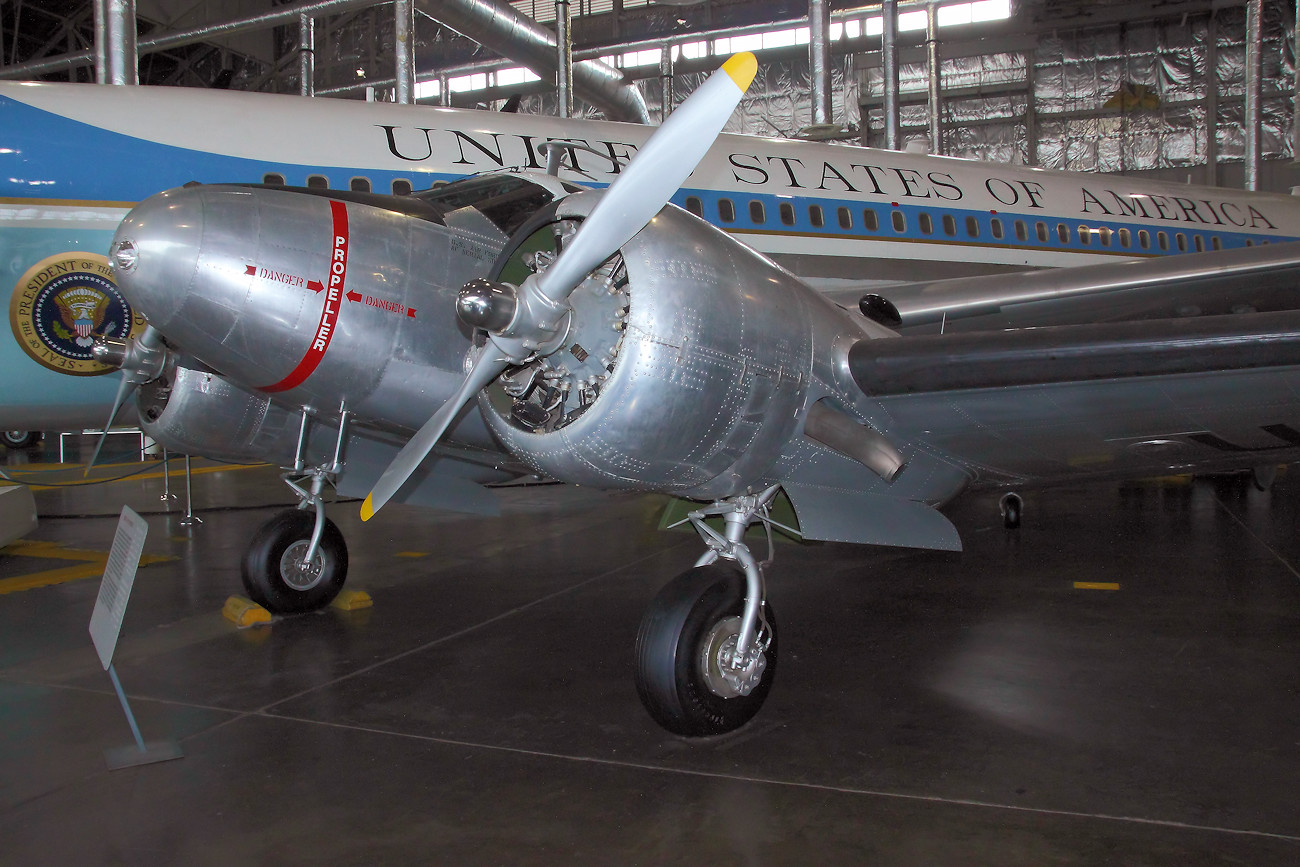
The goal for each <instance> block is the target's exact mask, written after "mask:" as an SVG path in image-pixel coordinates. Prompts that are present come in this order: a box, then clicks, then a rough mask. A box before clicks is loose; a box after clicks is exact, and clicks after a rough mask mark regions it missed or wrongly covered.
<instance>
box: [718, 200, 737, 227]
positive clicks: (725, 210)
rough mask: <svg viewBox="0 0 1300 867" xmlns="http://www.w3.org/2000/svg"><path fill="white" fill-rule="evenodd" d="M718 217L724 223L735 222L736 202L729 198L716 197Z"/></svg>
mask: <svg viewBox="0 0 1300 867" xmlns="http://www.w3.org/2000/svg"><path fill="white" fill-rule="evenodd" d="M718 217H719V218H720V219H721V220H722V222H724V223H734V222H736V203H735V202H733V201H731V199H718Z"/></svg>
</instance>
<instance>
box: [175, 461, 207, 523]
mask: <svg viewBox="0 0 1300 867" xmlns="http://www.w3.org/2000/svg"><path fill="white" fill-rule="evenodd" d="M202 523H203V519H202V518H200V517H199V516H198V515H196V514H194V496H193V492H192V490H191V487H190V456H189V455H186V456H185V517H184V518H181V520H180V525H181V526H182V527H188V526H190V525H191V524H202Z"/></svg>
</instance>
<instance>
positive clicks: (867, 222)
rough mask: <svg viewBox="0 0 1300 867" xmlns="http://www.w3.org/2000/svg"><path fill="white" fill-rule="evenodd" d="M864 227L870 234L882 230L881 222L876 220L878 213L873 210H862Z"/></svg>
mask: <svg viewBox="0 0 1300 867" xmlns="http://www.w3.org/2000/svg"><path fill="white" fill-rule="evenodd" d="M862 227H863V228H864V229H866V230H867V231H868V232H874V231H876V230H878V229H879V228H880V221H879V220H877V219H876V212H875V211H874V210H872V209H871V208H863V209H862Z"/></svg>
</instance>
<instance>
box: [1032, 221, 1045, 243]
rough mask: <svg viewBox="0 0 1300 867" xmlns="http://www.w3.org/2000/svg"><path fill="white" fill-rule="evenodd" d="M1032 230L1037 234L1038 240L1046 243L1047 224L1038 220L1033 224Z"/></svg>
mask: <svg viewBox="0 0 1300 867" xmlns="http://www.w3.org/2000/svg"><path fill="white" fill-rule="evenodd" d="M1034 232H1035V233H1036V234H1037V235H1038V240H1039V242H1040V243H1042V244H1046V243H1047V224H1046V223H1043V222H1038V223H1035V224H1034Z"/></svg>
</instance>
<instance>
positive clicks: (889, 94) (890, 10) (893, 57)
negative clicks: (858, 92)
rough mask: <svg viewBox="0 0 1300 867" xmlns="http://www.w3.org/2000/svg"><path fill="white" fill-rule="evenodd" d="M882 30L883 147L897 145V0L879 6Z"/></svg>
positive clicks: (898, 122)
mask: <svg viewBox="0 0 1300 867" xmlns="http://www.w3.org/2000/svg"><path fill="white" fill-rule="evenodd" d="M880 12H881V24H882V30H883V32H882V33H881V37H880V60H881V64H882V66H883V67H884V73H885V82H884V84H885V147H886V148H888V149H889V150H891V151H896V150H898V147H899V144H900V142H899V140H898V139H899V127H900V126H901V122H900V118H899V113H898V0H884V2H883V3H881V6H880Z"/></svg>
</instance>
